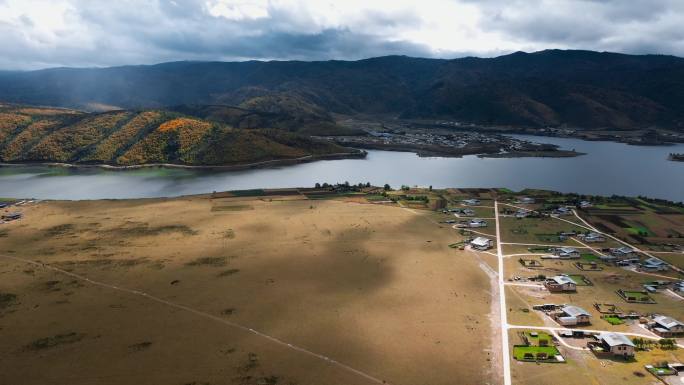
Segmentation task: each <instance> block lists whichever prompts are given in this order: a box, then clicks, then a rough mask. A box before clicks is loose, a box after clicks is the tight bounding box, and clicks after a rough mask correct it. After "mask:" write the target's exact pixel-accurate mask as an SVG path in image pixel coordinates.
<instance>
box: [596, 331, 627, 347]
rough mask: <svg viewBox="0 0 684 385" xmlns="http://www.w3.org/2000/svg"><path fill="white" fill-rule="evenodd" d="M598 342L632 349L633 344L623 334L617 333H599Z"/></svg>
mask: <svg viewBox="0 0 684 385" xmlns="http://www.w3.org/2000/svg"><path fill="white" fill-rule="evenodd" d="M599 340H602V341H604V342H605V343H606V344H608V346H611V347H612V346H619V345H627V346H632V347H634V344H633V343H632V341H630V339H629V338H627V337H626V336H625V335H624V334H618V333H601V334H599Z"/></svg>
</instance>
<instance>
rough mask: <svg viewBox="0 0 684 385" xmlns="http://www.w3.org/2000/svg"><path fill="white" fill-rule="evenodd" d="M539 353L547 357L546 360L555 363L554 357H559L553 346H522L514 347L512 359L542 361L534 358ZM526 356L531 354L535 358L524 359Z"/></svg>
mask: <svg viewBox="0 0 684 385" xmlns="http://www.w3.org/2000/svg"><path fill="white" fill-rule="evenodd" d="M539 353H545V354H546V356H547V357H548V358H547V359H548V360H550V361H553V362H556V360H555V358H554V357H555V356H557V355H559V354H560V352H559V351H558V349H557V348H556V347H555V346H522V345H516V346H514V347H513V357H515V359H516V360H519V361H544V360H537V359H536V357H537V355H538V354H539ZM526 354H528V355H529V354H532V356H533V357H535V358H529V356H528V357H525V355H526Z"/></svg>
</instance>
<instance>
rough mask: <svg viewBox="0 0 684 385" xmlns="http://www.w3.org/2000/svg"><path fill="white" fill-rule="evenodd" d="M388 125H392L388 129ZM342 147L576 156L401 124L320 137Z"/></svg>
mask: <svg viewBox="0 0 684 385" xmlns="http://www.w3.org/2000/svg"><path fill="white" fill-rule="evenodd" d="M389 127H392V128H389ZM320 138H321V139H324V140H329V141H334V142H336V143H338V144H340V145H343V146H350V147H359V148H367V149H385V150H396V151H415V152H416V153H417V154H418V155H419V156H434V155H442V156H454V157H459V156H463V155H473V154H478V155H482V156H506V154H508V155H509V156H521V155H522V154H527V155H530V154H536V155H543V156H558V157H560V156H576V155H579V154H578V153H575V152H574V151H565V150H559V149H558V148H557V146H555V145H552V144H544V143H534V142H530V141H527V140H522V139H518V138H514V137H510V136H506V135H499V134H496V133H480V132H475V131H459V130H453V129H448V130H444V129H442V130H434V129H433V130H425V129H415V128H408V127H405V126H394V125H390V126H387V127H386V126H385V125H383V126H382V128H381V129H374V128H368V129H366V130H365V134H364V135H351V136H350V135H345V136H324V137H320Z"/></svg>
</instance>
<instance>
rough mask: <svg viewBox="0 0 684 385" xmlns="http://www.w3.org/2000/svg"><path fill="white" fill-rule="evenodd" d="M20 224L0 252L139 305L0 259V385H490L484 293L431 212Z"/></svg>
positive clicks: (159, 207)
mask: <svg viewBox="0 0 684 385" xmlns="http://www.w3.org/2000/svg"><path fill="white" fill-rule="evenodd" d="M24 213H25V218H24V219H22V220H21V221H19V222H16V223H12V224H10V225H3V226H4V227H3V229H5V230H7V231H6V233H5V235H4V236H3V237H0V253H1V254H2V255H4V256H10V257H16V258H24V259H29V260H33V261H40V262H41V263H45V264H47V265H49V266H52V267H55V268H59V269H63V270H65V271H68V272H72V273H74V274H78V275H79V276H84V277H88V278H89V279H92V280H96V281H100V282H106V283H108V284H112V285H115V286H116V287H118V288H127V289H132V290H138V291H139V292H141V293H146V294H147V296H146V295H136V294H135V293H130V292H126V291H118V290H115V289H113V288H110V287H102V286H98V285H93V284H91V283H89V282H85V281H82V280H79V279H77V278H75V277H73V276H69V275H65V274H63V273H59V272H55V271H52V270H49V269H48V268H46V267H44V266H40V265H39V266H35V265H31V264H28V263H25V262H20V261H17V260H12V259H7V258H0V294H2V295H3V296H2V297H1V298H2V301H0V341H2V343H1V344H0V383H2V384H89V385H91V384H124V383H125V384H179V385H182V384H212V385H213V384H287V385H294V384H316V385H318V384H341V385H352V384H370V383H374V382H373V379H378V380H380V381H386V382H387V383H390V384H406V385H416V384H421V385H422V384H434V385H437V384H453V383H455V382H458V383H459V384H486V383H498V382H499V373H491V372H490V371H491V370H492V366H491V364H490V362H488V359H489V355H490V354H495V353H489V352H487V350H488V349H489V348H490V345H489V341H490V335H491V325H490V324H489V322H488V321H487V320H488V317H487V315H488V313H489V312H490V301H491V297H490V294H489V293H490V281H489V278H488V277H487V275H486V274H485V273H484V272H483V271H482V270H481V269H480V267H479V266H478V263H479V262H478V261H476V260H475V259H473V258H472V257H471V256H469V255H468V253H467V252H460V251H458V250H455V249H450V248H448V247H447V245H448V244H449V243H453V242H454V241H458V240H459V238H460V237H459V236H458V235H457V234H456V232H455V231H454V230H453V229H451V228H450V227H448V226H439V225H438V224H436V222H434V218H433V217H432V216H433V214H429V213H424V212H416V211H410V210H406V209H401V208H398V207H385V206H382V205H373V204H358V203H350V202H342V201H335V200H323V201H307V200H283V201H280V200H277V199H275V198H274V199H264V200H245V199H244V198H243V199H240V200H237V201H232V200H230V199H216V200H211V199H209V198H208V197H205V196H199V197H190V198H179V199H168V200H166V199H153V200H135V201H84V202H58V201H55V202H41V203H39V204H37V205H34V206H30V207H26V208H25V209H24ZM164 301H166V303H164ZM170 304H171V305H170ZM238 325H242V326H244V327H247V328H252V329H254V330H257V331H259V332H261V333H264V334H267V335H268V336H272V337H274V338H277V339H278V340H280V341H283V342H284V343H285V344H281V343H278V342H276V341H274V340H271V339H269V338H267V337H264V336H261V335H257V334H254V333H252V332H250V331H249V330H245V329H241V328H240V327H238ZM496 327H498V325H496ZM287 344H291V345H292V346H288V345H287ZM299 348H301V349H306V350H307V351H310V352H314V353H316V354H319V355H321V356H325V357H328V358H330V359H331V360H334V362H333V361H328V360H325V359H322V358H321V357H318V356H314V355H311V354H308V353H306V352H303V351H301V350H298V349H299ZM337 363H340V364H337ZM345 365H346V366H345ZM357 371H358V372H357ZM366 375H367V376H369V377H366ZM370 377H372V378H370Z"/></svg>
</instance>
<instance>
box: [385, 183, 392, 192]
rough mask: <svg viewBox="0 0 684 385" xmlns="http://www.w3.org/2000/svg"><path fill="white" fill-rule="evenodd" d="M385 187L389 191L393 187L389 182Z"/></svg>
mask: <svg viewBox="0 0 684 385" xmlns="http://www.w3.org/2000/svg"><path fill="white" fill-rule="evenodd" d="M384 189H385V191H389V190H391V189H392V187H390V185H388V184H387V183H385V188H384Z"/></svg>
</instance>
